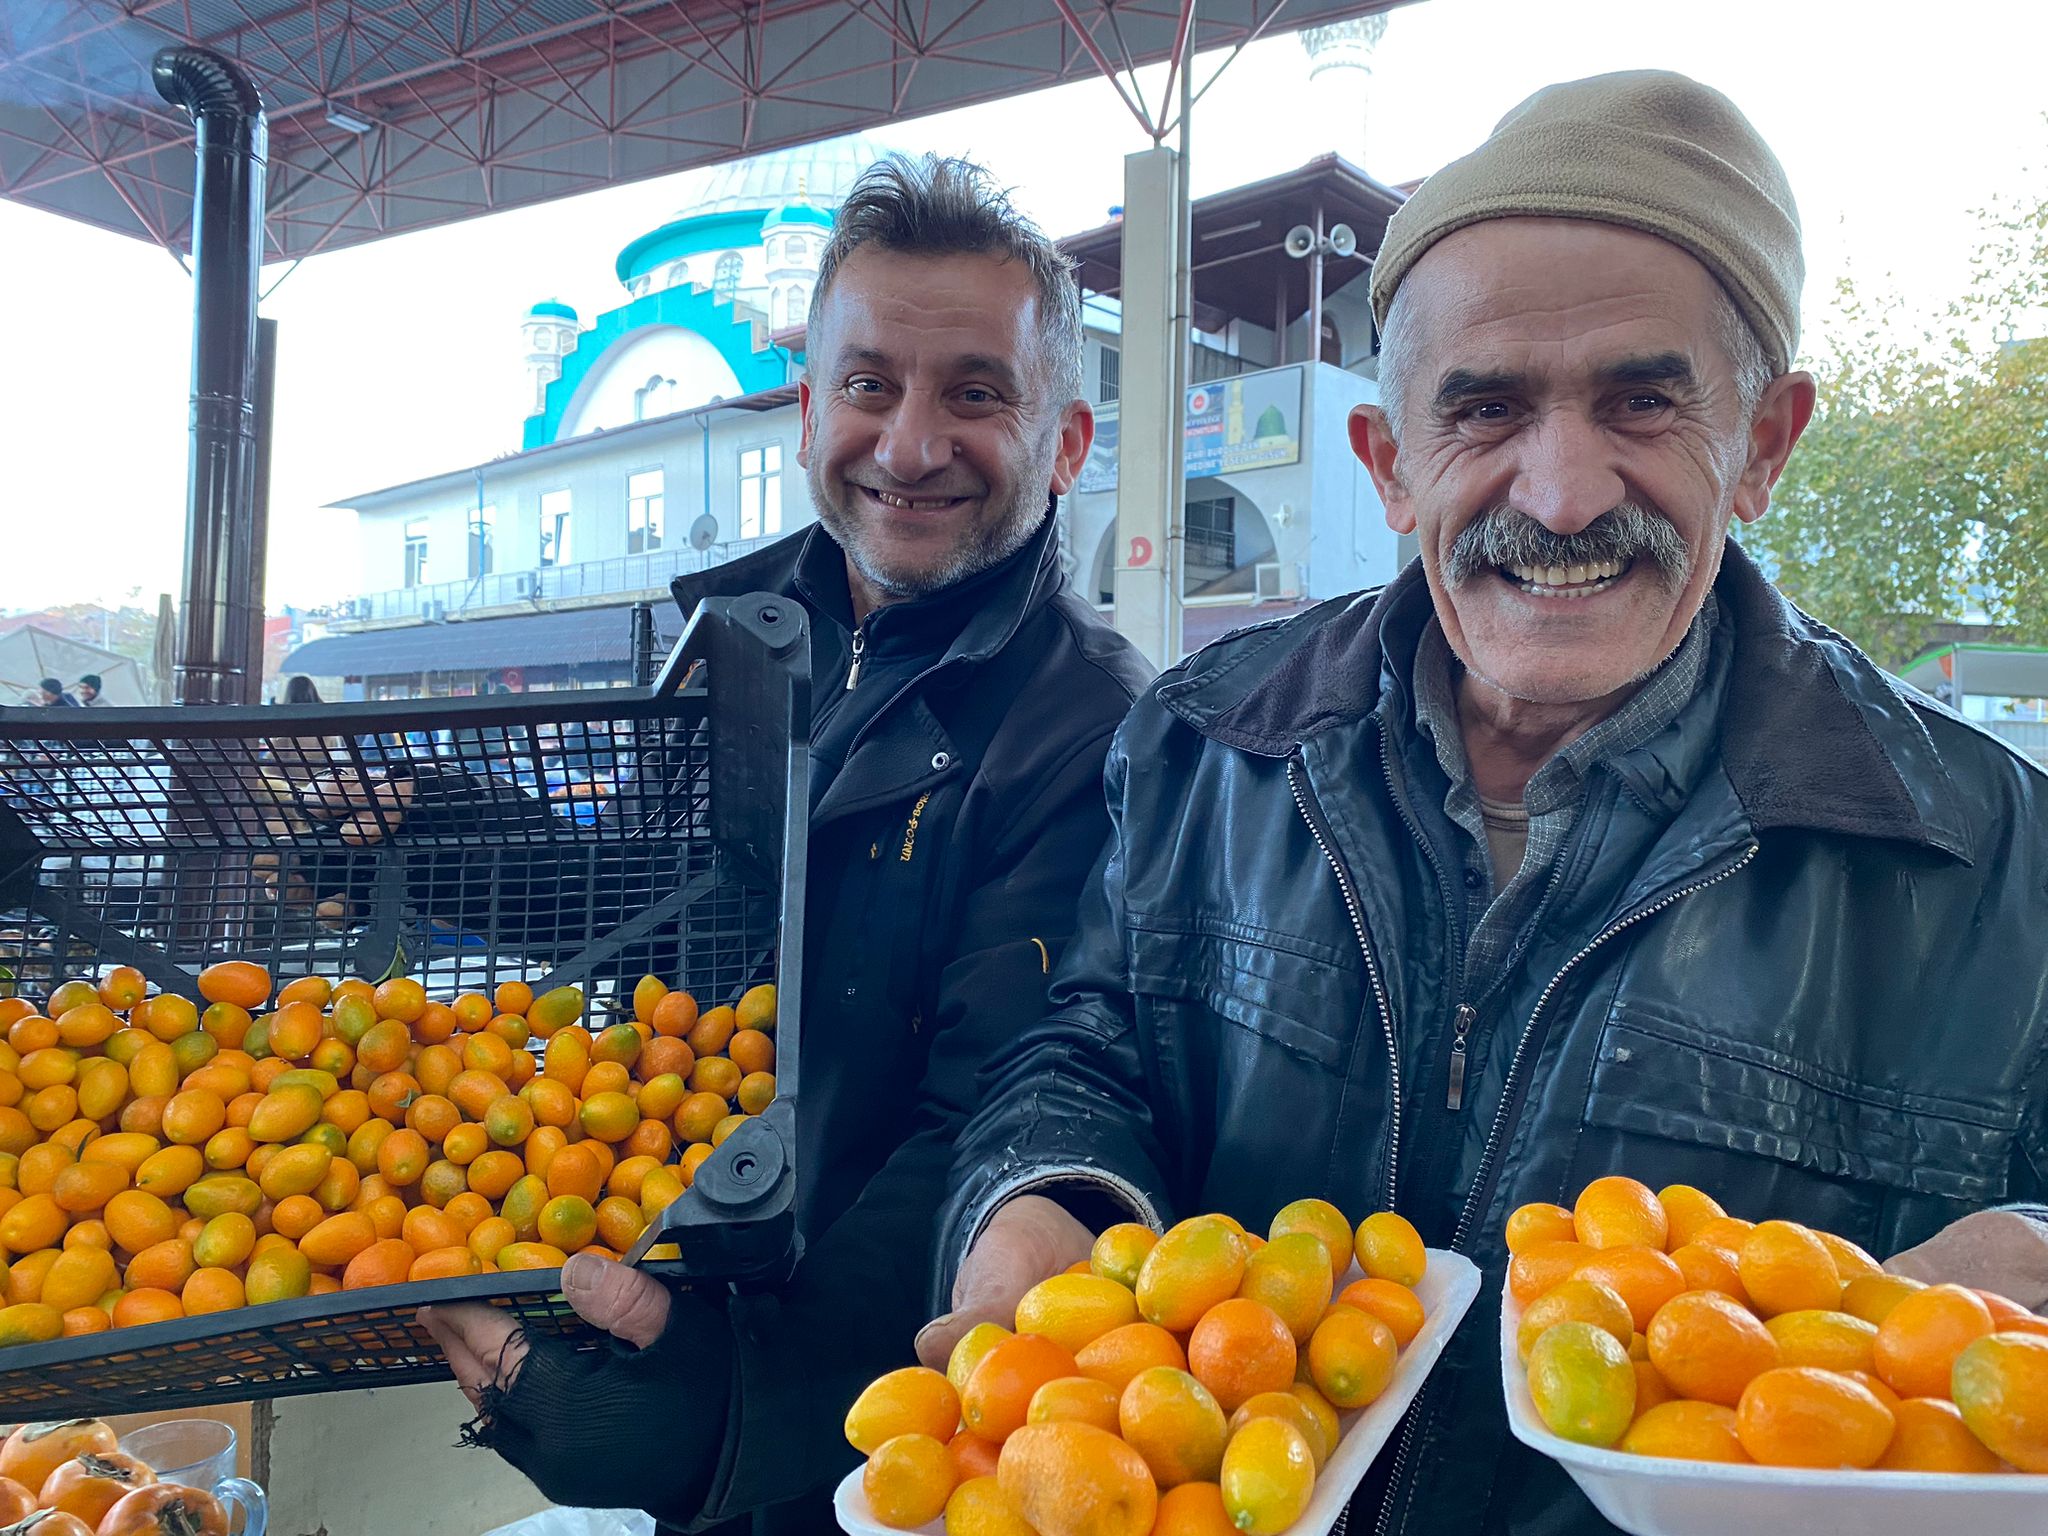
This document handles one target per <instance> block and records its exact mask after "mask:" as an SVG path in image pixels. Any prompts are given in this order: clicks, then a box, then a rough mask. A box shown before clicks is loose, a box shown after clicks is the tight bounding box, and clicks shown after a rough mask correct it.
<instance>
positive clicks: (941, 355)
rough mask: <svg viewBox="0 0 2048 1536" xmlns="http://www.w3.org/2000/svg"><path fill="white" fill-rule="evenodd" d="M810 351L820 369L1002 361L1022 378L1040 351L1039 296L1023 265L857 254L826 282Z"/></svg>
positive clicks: (996, 259)
mask: <svg viewBox="0 0 2048 1536" xmlns="http://www.w3.org/2000/svg"><path fill="white" fill-rule="evenodd" d="M812 331H813V334H812V336H811V338H810V341H811V350H812V354H813V356H815V357H816V358H817V359H818V360H819V361H820V362H821V363H823V364H824V365H825V366H827V367H829V366H831V361H830V360H831V359H833V358H835V357H837V356H839V355H840V354H844V353H848V352H856V353H860V354H863V355H866V356H869V357H871V358H872V357H875V356H877V355H879V356H882V357H886V358H888V359H896V360H900V361H901V362H902V363H904V364H905V365H908V364H909V363H911V362H912V361H919V362H923V363H925V364H938V365H940V366H944V365H945V364H947V363H949V362H955V361H985V360H989V359H1000V360H1001V361H1003V362H1004V363H1006V364H1007V365H1009V366H1010V367H1011V368H1013V369H1015V370H1018V371H1020V372H1021V371H1022V370H1024V369H1025V368H1027V367H1029V366H1030V365H1031V364H1033V363H1035V362H1036V360H1037V357H1038V353H1039V351H1040V346H1039V307H1038V289H1037V287H1036V285H1035V284H1034V283H1033V282H1032V278H1031V270H1030V268H1029V267H1027V266H1026V265H1025V264H1024V263H1023V262H1021V261H1009V260H1005V259H1004V258H1002V257H1001V256H998V255H985V254H981V253H978V252H959V253H949V254H943V255H926V254H922V253H913V252H907V251H890V250H881V249H873V248H863V249H860V250H857V251H855V252H854V253H853V254H852V255H851V256H849V257H848V258H847V259H846V261H845V263H844V264H843V265H842V266H841V267H840V268H839V270H838V271H837V272H835V273H834V274H833V278H832V284H831V287H830V288H829V289H828V290H827V291H826V294H825V298H824V300H823V302H822V303H821V304H820V305H819V307H818V315H817V323H816V324H815V325H814V326H813V327H812Z"/></svg>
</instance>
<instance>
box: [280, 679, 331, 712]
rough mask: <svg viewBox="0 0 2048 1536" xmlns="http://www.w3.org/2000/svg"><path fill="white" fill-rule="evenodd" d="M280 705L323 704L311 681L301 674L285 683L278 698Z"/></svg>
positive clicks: (317, 690)
mask: <svg viewBox="0 0 2048 1536" xmlns="http://www.w3.org/2000/svg"><path fill="white" fill-rule="evenodd" d="M277 702H278V703H280V704H323V703H325V702H326V700H324V699H322V698H321V697H320V690H319V689H318V688H316V687H314V686H313V679H311V678H310V677H308V676H306V674H305V673H303V672H301V673H299V674H298V675H297V676H295V677H292V678H288V679H287V680H286V681H285V685H284V693H283V694H282V695H280V696H279V698H278V701H277Z"/></svg>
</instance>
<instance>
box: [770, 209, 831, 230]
mask: <svg viewBox="0 0 2048 1536" xmlns="http://www.w3.org/2000/svg"><path fill="white" fill-rule="evenodd" d="M778 224H815V225H816V226H817V227H818V228H820V229H830V228H831V227H832V215H831V214H830V213H828V212H827V211H826V210H825V209H823V208H813V207H812V206H811V205H810V204H809V203H784V204H783V205H782V206H781V207H780V208H777V209H775V210H774V211H773V212H771V213H770V214H769V215H768V217H767V218H765V219H763V220H762V221H761V227H762V228H763V229H773V228H774V227H775V226H776V225H778Z"/></svg>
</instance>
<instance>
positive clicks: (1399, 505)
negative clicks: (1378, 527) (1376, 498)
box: [1345, 405, 1415, 533]
mask: <svg viewBox="0 0 2048 1536" xmlns="http://www.w3.org/2000/svg"><path fill="white" fill-rule="evenodd" d="M1345 430H1346V431H1347V432H1348V433H1349V434H1350V436H1351V451H1352V452H1353V453H1355V454H1357V455H1358V462H1359V463H1361V464H1363V465H1364V466H1365V471H1366V473H1367V474H1369V475H1371V476H1372V485H1373V489H1374V490H1376V491H1378V492H1379V493H1380V505H1381V506H1383V507H1385V508H1386V509H1387V526H1388V527H1389V528H1391V529H1393V530H1394V532H1396V533H1413V532H1414V531H1415V509H1414V507H1413V506H1412V505H1411V504H1410V502H1409V500H1408V492H1407V490H1406V488H1405V487H1404V486H1403V485H1402V484H1401V477H1400V475H1399V473H1398V472H1397V471H1396V469H1395V467H1394V459H1395V455H1396V454H1397V453H1398V452H1399V450H1398V449H1397V448H1396V447H1395V444H1394V431H1393V428H1392V427H1390V426H1389V425H1388V424H1387V413H1386V412H1385V411H1383V410H1381V409H1380V408H1379V407H1378V406H1376V405H1354V406H1353V407H1351V415H1350V417H1349V418H1348V419H1347V420H1346V422H1345Z"/></svg>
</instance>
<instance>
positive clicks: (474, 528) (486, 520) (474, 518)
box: [469, 507, 498, 577]
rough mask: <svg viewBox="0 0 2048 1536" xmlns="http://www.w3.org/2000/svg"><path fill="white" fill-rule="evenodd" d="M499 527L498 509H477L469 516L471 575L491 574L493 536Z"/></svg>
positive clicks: (472, 510)
mask: <svg viewBox="0 0 2048 1536" xmlns="http://www.w3.org/2000/svg"><path fill="white" fill-rule="evenodd" d="M497 526H498V509H497V508H496V507H475V508H472V509H471V511H470V514H469V574H470V575H471V577H477V576H488V575H490V574H491V536H492V534H493V533H494V532H495V531H496V529H497Z"/></svg>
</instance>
